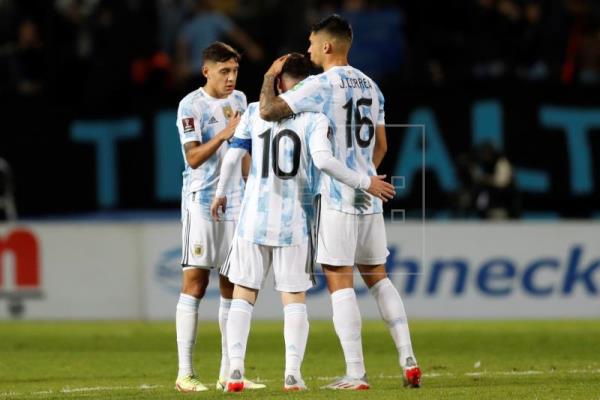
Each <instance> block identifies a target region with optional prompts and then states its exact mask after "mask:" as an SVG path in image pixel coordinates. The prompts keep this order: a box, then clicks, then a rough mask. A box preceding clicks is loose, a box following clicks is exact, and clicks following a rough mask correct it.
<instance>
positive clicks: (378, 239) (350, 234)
mask: <svg viewBox="0 0 600 400" xmlns="http://www.w3.org/2000/svg"><path fill="white" fill-rule="evenodd" d="M389 254H390V252H389V251H388V249H387V239H386V234H385V224H384V222H383V214H364V215H355V214H348V213H344V212H340V211H336V210H331V209H327V208H325V205H324V204H323V207H322V208H321V210H320V212H319V220H318V235H317V263H319V264H327V265H331V266H338V267H343V266H353V265H354V264H362V265H380V264H385V261H386V259H387V256H388V255H389Z"/></svg>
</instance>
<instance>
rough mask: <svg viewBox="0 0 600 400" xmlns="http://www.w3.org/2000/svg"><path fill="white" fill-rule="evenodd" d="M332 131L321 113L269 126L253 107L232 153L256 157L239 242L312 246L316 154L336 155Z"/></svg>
mask: <svg viewBox="0 0 600 400" xmlns="http://www.w3.org/2000/svg"><path fill="white" fill-rule="evenodd" d="M328 131H329V121H328V120H327V117H325V115H323V114H320V113H300V114H295V115H293V116H291V117H289V118H285V119H283V120H281V121H279V122H267V121H264V120H262V119H261V118H260V114H259V103H251V104H250V105H249V106H248V110H246V112H245V113H244V115H243V116H242V119H241V121H240V124H239V125H238V127H237V129H236V131H235V136H234V137H233V141H232V142H231V147H238V148H243V149H245V150H247V151H249V152H251V154H252V167H251V169H250V176H249V177H248V181H247V184H246V191H245V193H244V199H243V201H242V211H241V213H240V220H239V223H238V225H237V228H236V229H237V231H236V234H237V235H238V236H239V237H242V238H244V239H245V240H248V241H250V242H253V243H257V244H262V245H268V246H295V245H298V244H302V243H305V242H306V241H307V240H308V234H309V229H308V224H309V218H310V217H311V213H312V207H313V199H314V195H315V194H316V189H317V187H316V186H317V185H318V179H319V176H320V173H319V171H318V170H317V169H316V168H315V166H314V164H313V161H312V157H311V154H314V153H315V152H318V151H324V150H329V151H331V146H332V145H331V142H330V141H329V139H328V138H327V133H328ZM227 201H228V202H229V198H228V199H227Z"/></svg>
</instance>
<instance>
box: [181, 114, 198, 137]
mask: <svg viewBox="0 0 600 400" xmlns="http://www.w3.org/2000/svg"><path fill="white" fill-rule="evenodd" d="M181 123H182V124H183V133H189V132H194V130H195V128H194V118H184V119H182V120H181Z"/></svg>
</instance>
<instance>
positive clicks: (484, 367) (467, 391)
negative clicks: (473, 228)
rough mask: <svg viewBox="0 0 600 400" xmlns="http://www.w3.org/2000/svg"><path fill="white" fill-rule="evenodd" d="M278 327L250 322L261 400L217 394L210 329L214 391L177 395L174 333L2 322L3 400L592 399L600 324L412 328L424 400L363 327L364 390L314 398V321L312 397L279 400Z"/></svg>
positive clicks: (205, 373)
mask: <svg viewBox="0 0 600 400" xmlns="http://www.w3.org/2000/svg"><path fill="white" fill-rule="evenodd" d="M282 328H283V323H282V322H281V321H276V322H263V321H254V323H253V326H252V331H251V334H250V342H249V348H248V355H247V359H246V372H247V377H248V378H251V379H257V380H260V381H263V382H265V383H266V384H267V385H268V388H267V389H266V390H261V391H245V392H243V393H241V394H224V393H220V392H217V391H216V390H214V383H215V381H216V377H217V373H218V364H219V360H220V337H219V330H218V326H217V324H216V323H213V322H206V323H201V325H200V328H199V334H198V339H197V351H196V353H195V366H196V370H197V372H199V375H200V377H201V380H202V381H203V382H204V383H205V384H208V385H210V388H211V391H209V392H203V393H196V394H185V395H184V394H180V393H177V392H175V390H174V389H173V383H174V380H175V374H176V368H177V356H176V346H175V329H174V325H173V323H165V322H160V323H154V322H152V323H143V322H0V399H59V398H60V399H68V398H85V399H177V398H191V397H197V398H206V399H213V398H218V399H229V398H242V397H243V398H249V399H257V398H280V399H296V398H302V399H313V398H316V399H328V400H329V399H333V398H341V399H358V398H360V399H397V398H402V399H450V398H451V399H453V400H454V399H517V398H518V399H600V321H564V320H558V321H534V322H532V321H510V322H492V321H489V322H482V321H478V322H474V321H456V322H454V321H453V322H429V321H415V322H412V324H411V329H412V336H413V345H414V348H415V350H416V355H417V358H418V360H419V364H420V366H421V368H422V369H423V372H424V377H423V386H422V388H421V389H412V390H410V389H404V388H402V387H401V375H400V370H399V368H398V364H397V355H396V351H395V349H394V347H393V343H392V340H391V338H390V336H389V334H388V332H387V328H386V327H385V326H384V324H383V323H382V322H380V321H368V322H367V321H365V322H364V323H363V347H364V352H365V359H366V365H367V372H368V374H369V380H370V383H371V386H372V388H371V390H369V391H366V392H332V391H327V390H322V389H319V387H320V386H323V385H325V384H326V383H328V381H329V380H330V379H332V378H333V377H335V376H339V375H342V374H343V372H344V365H343V358H342V353H341V350H340V347H339V344H338V341H337V337H336V336H335V332H334V330H333V326H332V324H331V322H329V321H312V322H311V332H310V337H309V342H308V348H307V352H306V357H305V361H304V367H303V374H304V378H305V380H306V383H307V385H308V386H309V388H310V390H309V391H308V392H302V393H284V392H283V391H282V390H281V388H282V385H283V383H282V379H283V376H282V375H283V364H284V359H283V334H282Z"/></svg>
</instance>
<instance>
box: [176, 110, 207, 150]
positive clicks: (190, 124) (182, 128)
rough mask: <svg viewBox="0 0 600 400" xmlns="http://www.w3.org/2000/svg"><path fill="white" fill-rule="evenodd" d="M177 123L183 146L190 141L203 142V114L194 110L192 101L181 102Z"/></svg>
mask: <svg viewBox="0 0 600 400" xmlns="http://www.w3.org/2000/svg"><path fill="white" fill-rule="evenodd" d="M176 125H177V130H178V131H179V141H180V142H181V145H182V146H183V145H184V144H186V143H189V142H202V130H201V125H202V116H201V115H199V113H197V112H196V111H195V110H194V108H193V107H192V104H191V103H190V102H188V101H185V100H184V101H182V102H181V103H179V110H177V121H176Z"/></svg>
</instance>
